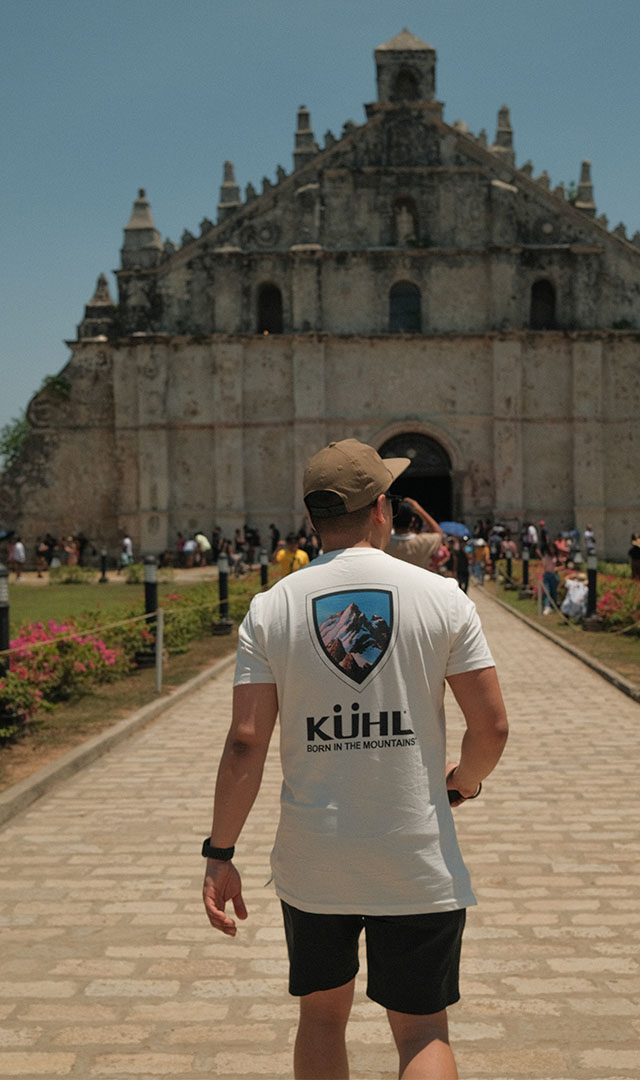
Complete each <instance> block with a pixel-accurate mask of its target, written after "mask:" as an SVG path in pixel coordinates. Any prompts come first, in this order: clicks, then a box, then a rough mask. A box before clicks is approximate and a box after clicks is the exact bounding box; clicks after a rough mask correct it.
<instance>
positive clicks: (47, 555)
mask: <svg viewBox="0 0 640 1080" xmlns="http://www.w3.org/2000/svg"><path fill="white" fill-rule="evenodd" d="M88 547H89V540H88V539H87V537H86V536H85V535H84V533H83V532H78V533H75V534H74V533H69V534H68V535H67V536H64V535H63V536H60V537H56V536H53V535H52V534H51V533H50V532H47V533H45V534H44V535H43V536H38V537H37V538H36V542H35V545H34V551H33V554H34V562H35V567H36V573H37V576H38V577H39V578H41V577H43V576H44V574H45V572H46V571H47V570H50V569H52V568H54V569H55V567H57V566H84V565H85V559H86V554H87V548H88ZM8 560H9V570H10V571H12V572H13V573H14V574H15V576H16V581H19V580H20V578H21V577H22V574H23V572H24V570H25V567H26V565H27V561H28V557H27V548H26V546H25V543H24V541H23V539H22V537H21V536H18V535H12V536H11V537H10V539H9V544H8ZM32 565H33V564H32Z"/></svg>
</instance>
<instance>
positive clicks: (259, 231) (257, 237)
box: [241, 221, 281, 248]
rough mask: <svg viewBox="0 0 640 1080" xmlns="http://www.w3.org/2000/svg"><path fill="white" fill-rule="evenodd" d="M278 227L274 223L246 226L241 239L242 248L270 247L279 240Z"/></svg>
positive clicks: (258, 223)
mask: <svg viewBox="0 0 640 1080" xmlns="http://www.w3.org/2000/svg"><path fill="white" fill-rule="evenodd" d="M280 232H281V230H280V226H279V225H277V224H276V223H275V221H259V222H256V223H254V224H252V225H246V226H245V228H244V229H243V230H242V234H241V239H242V244H243V246H244V247H249V248H250V247H254V246H255V247H272V246H273V245H274V244H276V243H277V242H278V240H279V239H280Z"/></svg>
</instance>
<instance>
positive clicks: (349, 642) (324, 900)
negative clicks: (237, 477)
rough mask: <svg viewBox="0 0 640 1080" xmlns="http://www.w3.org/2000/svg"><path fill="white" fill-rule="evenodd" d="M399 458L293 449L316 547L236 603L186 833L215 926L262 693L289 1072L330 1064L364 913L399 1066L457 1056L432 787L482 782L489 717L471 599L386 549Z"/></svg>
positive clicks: (494, 722) (236, 904) (236, 891)
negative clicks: (277, 783)
mask: <svg viewBox="0 0 640 1080" xmlns="http://www.w3.org/2000/svg"><path fill="white" fill-rule="evenodd" d="M409 464H410V462H409V459H408V458H391V459H385V460H384V461H383V460H382V459H381V458H380V457H379V455H378V454H377V453H376V451H375V450H374V449H373V448H372V447H370V446H365V445H363V444H362V443H359V442H357V440H355V439H345V440H343V441H342V442H338V443H332V444H330V446H328V447H326V448H325V449H324V450H321V451H320V452H319V453H318V454H316V455H314V457H313V458H312V459H311V461H310V462H309V463H308V465H307V468H306V470H305V474H304V495H305V502H306V504H307V508H308V511H309V514H310V516H311V520H312V523H313V526H314V528H315V529H316V530H317V531H318V532H319V534H320V538H321V540H322V546H323V549H324V554H323V555H321V556H320V557H319V558H318V559H315V560H314V562H313V564H312V565H311V566H310V567H308V568H307V569H306V570H305V572H304V573H302V574H290V575H288V576H287V577H286V578H284V579H283V580H282V581H280V582H278V583H277V584H276V585H275V586H274V587H273V588H272V589H271V590H269V591H268V592H265V593H260V594H258V595H257V596H256V597H254V599H253V600H252V603H251V608H250V611H249V614H248V615H247V616H246V618H245V620H244V622H243V623H242V626H241V628H240V632H239V648H238V662H237V667H236V676H235V689H234V704H233V719H232V722H231V728H230V731H229V735H228V738H227V741H226V744H225V749H224V752H223V755H222V759H221V762H220V766H219V770H218V778H217V782H216V794H215V805H214V816H213V826H212V831H211V835H210V836H209V837H207V838H206V840H205V842H204V844H203V849H202V854H203V855H204V856H205V857H206V858H207V869H206V873H205V880H204V887H203V896H204V903H205V908H206V911H207V915H208V918H209V920H210V922H211V924H212V925H213V926H214V927H215V928H216V929H217V930H220V931H222V932H223V933H224V934H227V935H229V936H231V937H233V936H234V935H235V934H236V932H237V926H236V923H235V920H234V919H233V918H232V916H231V915H230V914H229V913H227V912H226V911H225V907H226V905H227V904H232V905H233V908H234V912H235V915H236V917H237V918H238V919H245V918H247V909H246V907H245V904H244V900H243V898H242V882H241V878H240V875H239V873H238V870H237V869H236V867H235V866H234V863H233V861H232V860H233V857H234V852H235V844H236V842H237V840H238V838H239V836H240V833H241V830H242V827H243V825H244V822H245V820H246V817H247V814H248V813H249V810H250V809H251V806H252V805H253V802H254V800H255V797H256V795H257V793H258V790H259V787H260V783H261V779H262V772H263V766H264V761H265V757H266V754H267V750H268V746H269V742H270V739H271V735H272V733H273V731H274V728H275V724H276V717H277V715H278V712H279V732H280V758H281V761H282V769H283V773H284V784H283V789H282V791H283V794H282V800H281V817H280V824H279V827H278V833H277V837H276V842H275V847H274V850H273V853H272V860H271V863H272V870H273V880H274V884H275V889H276V892H277V894H278V896H279V897H280V900H281V903H282V911H283V918H284V924H285V935H286V940H287V946H288V950H289V961H290V974H289V979H290V981H289V990H290V993H291V994H293V995H294V996H295V997H298V998H299V999H300V1018H299V1025H298V1032H297V1037H296V1042H295V1048H294V1067H293V1073H294V1076H295V1077H296V1078H305V1080H313V1078H316V1080H318V1078H325V1080H326V1078H327V1077H329V1076H331V1077H346V1076H348V1069H349V1066H348V1060H347V1051H346V1045H345V1028H346V1024H347V1021H348V1018H349V1014H350V1011H351V1006H352V1001H353V994H354V986H355V976H356V973H357V971H358V939H359V936H360V933H361V932H362V931H363V930H364V932H365V935H366V938H367V951H368V965H367V967H368V988H367V993H368V996H369V997H370V998H372V999H373V1000H374V1001H376V1002H378V1003H379V1004H380V1005H382V1006H383V1008H385V1009H386V1010H387V1016H388V1019H389V1022H390V1025H391V1029H392V1032H393V1036H394V1040H395V1043H396V1047H397V1050H398V1054H399V1059H400V1060H399V1066H400V1075H406V1076H409V1075H412V1076H416V1077H417V1076H425V1077H426V1076H431V1077H433V1078H434V1080H435V1078H437V1080H455V1078H456V1077H457V1076H458V1073H457V1071H456V1065H455V1061H454V1058H453V1053H452V1051H451V1047H450V1045H449V1036H448V1023H447V1012H446V1010H447V1007H448V1006H449V1005H451V1004H453V1003H454V1002H455V1001H457V1000H458V998H459V991H458V968H459V958H460V945H461V939H462V932H463V927H464V922H465V914H466V908H467V907H469V906H471V905H473V904H475V902H476V901H475V897H474V895H473V892H472V890H471V884H470V880H469V875H468V872H467V869H466V867H465V865H464V862H463V860H462V856H461V853H460V850H459V848H458V844H457V840H456V836H455V828H454V824H453V817H452V815H451V811H450V803H451V805H454V806H456V805H460V804H461V803H463V802H464V801H465V800H466V799H468V798H473V797H475V796H476V795H478V794H479V793H480V786H481V781H482V780H483V779H484V778H485V777H486V776H487V775H488V774H489V773H490V772H491V771H492V770H493V769H494V767H495V765H496V764H497V762H498V760H499V758H500V756H501V754H502V750H503V748H504V744H505V742H506V738H507V722H506V716H505V711H504V706H503V703H502V698H501V695H500V689H499V686H498V681H497V677H496V673H495V668H494V665H493V660H492V658H491V654H490V652H489V649H488V647H487V644H486V641H485V639H484V636H483V634H482V630H481V628H480V623H479V620H478V616H477V613H476V610H475V607H474V605H473V604H472V603H471V601H470V600H469V599H468V598H467V597H466V596H464V594H463V593H462V592H461V591H460V590H459V589H458V588H457V586H456V584H455V582H454V581H452V580H450V579H447V578H444V577H441V576H438V575H436V574H430V573H428V572H426V571H425V570H424V569H422V568H421V567H417V566H413V565H411V564H409V563H407V562H406V561H403V560H400V559H393V558H389V556H388V555H387V554H386V552H385V550H384V549H385V548H386V547H387V544H388V542H389V538H390V535H391V524H392V514H391V502H390V498H389V495H388V491H389V488H390V486H391V484H392V483H393V481H394V480H395V479H396V477H397V476H398V475H399V474H400V473H401V472H402V471H403V470H404V468H406V467H407V466H408V465H409ZM445 680H446V681H447V682H448V683H449V685H450V687H451V689H452V691H453V694H454V696H455V698H456V700H457V702H458V704H459V706H460V708H461V710H462V713H463V715H464V718H465V722H466V725H467V732H466V734H465V736H464V739H463V741H462V747H461V752H460V760H459V761H458V762H449V763H448V764H447V763H446V759H445V719H444V711H443V708H442V701H443V696H444V690H445ZM318 751H321V752H318ZM453 789H456V794H454V793H453ZM408 1070H411V1072H409V1071H408Z"/></svg>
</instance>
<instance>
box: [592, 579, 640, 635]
mask: <svg viewBox="0 0 640 1080" xmlns="http://www.w3.org/2000/svg"><path fill="white" fill-rule="evenodd" d="M596 610H597V612H598V615H599V616H600V617H601V619H602V621H603V623H604V628H605V630H618V629H620V630H622V629H623V628H625V627H629V631H628V632H629V633H630V634H640V585H637V584H636V583H635V582H634V581H631V580H628V581H625V580H624V578H620V577H618V576H617V575H613V574H598V602H597V608H596Z"/></svg>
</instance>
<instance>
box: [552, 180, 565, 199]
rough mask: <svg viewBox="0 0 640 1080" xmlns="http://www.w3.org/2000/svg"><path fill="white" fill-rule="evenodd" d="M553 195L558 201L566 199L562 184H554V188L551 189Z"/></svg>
mask: <svg viewBox="0 0 640 1080" xmlns="http://www.w3.org/2000/svg"><path fill="white" fill-rule="evenodd" d="M553 194H554V195H556V196H557V198H558V199H565V198H566V192H565V190H564V184H562V183H560V184H556V186H555V187H554V189H553Z"/></svg>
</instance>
